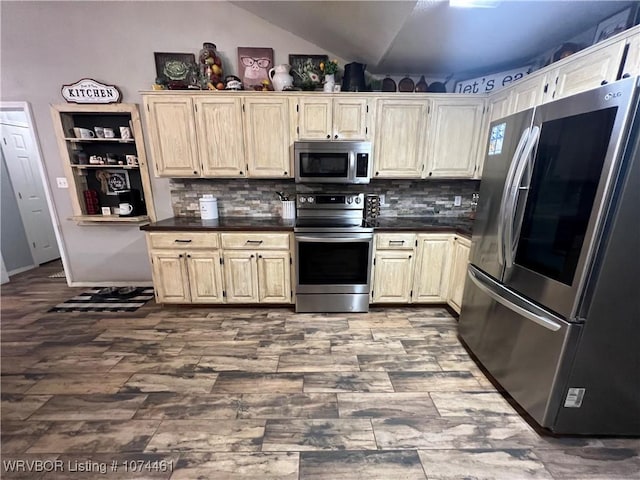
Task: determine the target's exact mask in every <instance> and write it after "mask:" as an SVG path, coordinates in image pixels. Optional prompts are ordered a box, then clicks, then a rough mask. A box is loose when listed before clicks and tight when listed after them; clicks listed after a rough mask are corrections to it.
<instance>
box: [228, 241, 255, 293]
mask: <svg viewBox="0 0 640 480" xmlns="http://www.w3.org/2000/svg"><path fill="white" fill-rule="evenodd" d="M223 258H224V280H225V287H226V294H227V302H228V303H256V302H257V301H258V268H257V264H256V254H255V253H253V252H245V251H224V252H223Z"/></svg>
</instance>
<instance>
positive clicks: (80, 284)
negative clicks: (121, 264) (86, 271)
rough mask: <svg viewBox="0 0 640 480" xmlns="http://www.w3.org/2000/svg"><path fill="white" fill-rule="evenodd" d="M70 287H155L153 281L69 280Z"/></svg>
mask: <svg viewBox="0 0 640 480" xmlns="http://www.w3.org/2000/svg"><path fill="white" fill-rule="evenodd" d="M69 286H70V287H153V282H150V281H148V280H147V281H144V282H136V281H130V282H69Z"/></svg>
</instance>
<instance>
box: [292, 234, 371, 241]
mask: <svg viewBox="0 0 640 480" xmlns="http://www.w3.org/2000/svg"><path fill="white" fill-rule="evenodd" d="M360 240H364V241H370V240H373V236H363V237H311V236H307V235H296V241H298V242H317V243H348V242H357V241H360Z"/></svg>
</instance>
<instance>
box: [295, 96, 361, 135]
mask: <svg viewBox="0 0 640 480" xmlns="http://www.w3.org/2000/svg"><path fill="white" fill-rule="evenodd" d="M342 97H343V98H340V97H339V96H338V97H334V98H331V97H318V96H309V97H305V96H303V97H300V98H299V99H298V105H297V106H298V108H297V122H298V131H297V135H298V139H299V140H366V139H367V138H368V135H369V127H368V125H367V113H368V110H369V108H368V100H367V99H366V98H364V97H353V96H351V95H344V94H342Z"/></svg>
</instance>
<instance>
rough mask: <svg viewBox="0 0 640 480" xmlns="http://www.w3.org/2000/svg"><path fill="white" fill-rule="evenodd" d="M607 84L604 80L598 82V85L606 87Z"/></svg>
mask: <svg viewBox="0 0 640 480" xmlns="http://www.w3.org/2000/svg"><path fill="white" fill-rule="evenodd" d="M607 83H609V82H607V81H606V80H602V81H601V82H600V85H606V84H607Z"/></svg>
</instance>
